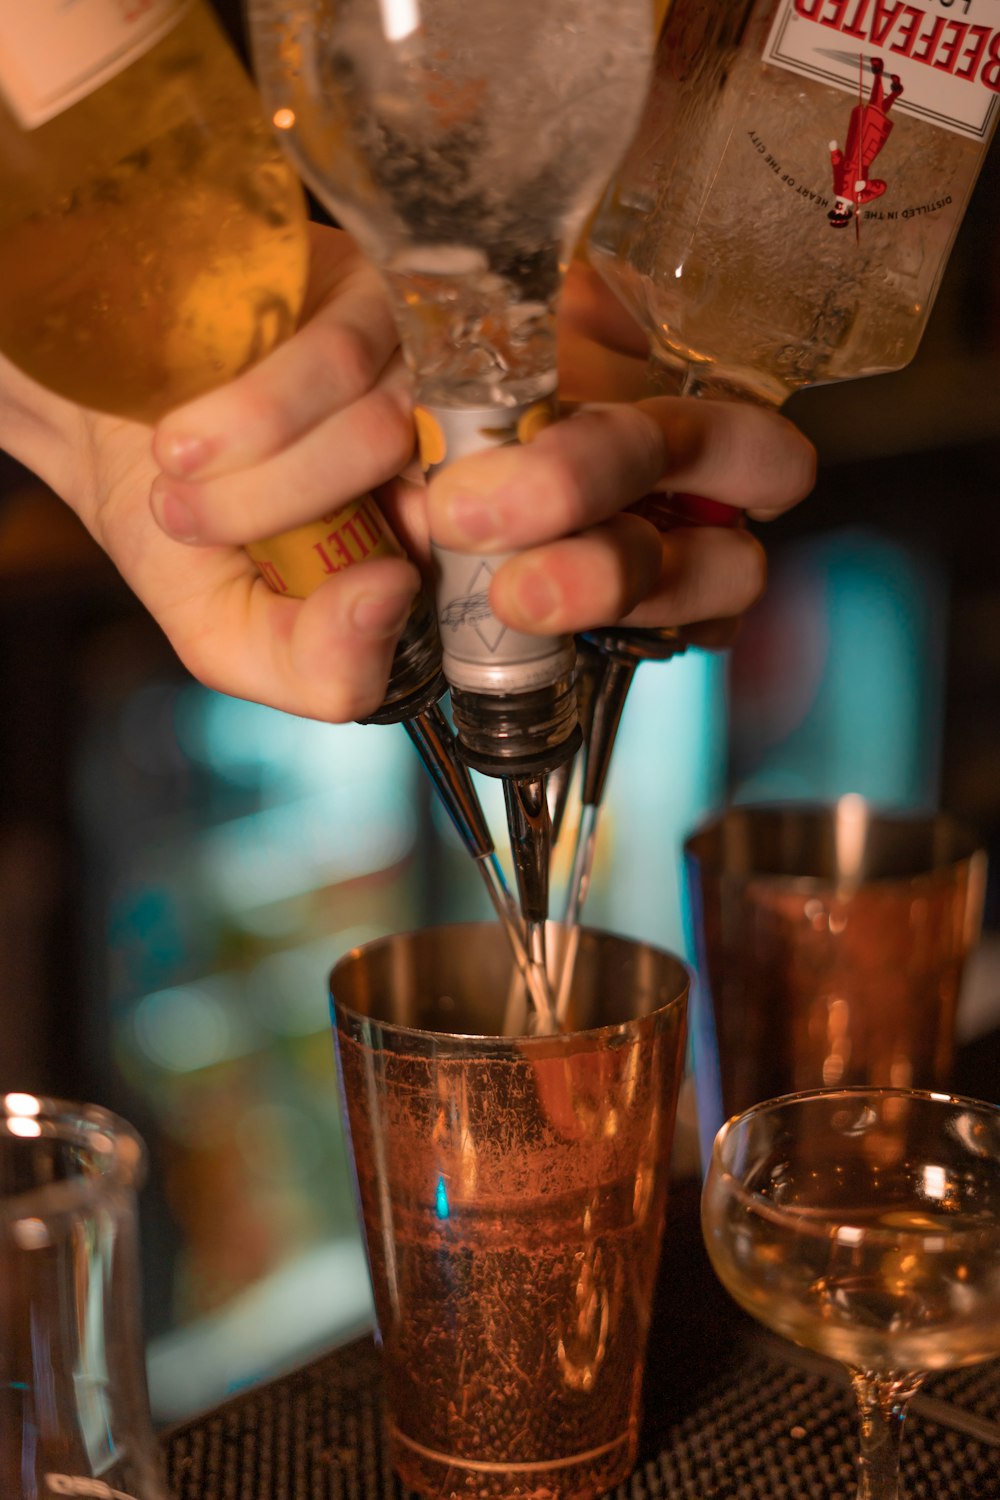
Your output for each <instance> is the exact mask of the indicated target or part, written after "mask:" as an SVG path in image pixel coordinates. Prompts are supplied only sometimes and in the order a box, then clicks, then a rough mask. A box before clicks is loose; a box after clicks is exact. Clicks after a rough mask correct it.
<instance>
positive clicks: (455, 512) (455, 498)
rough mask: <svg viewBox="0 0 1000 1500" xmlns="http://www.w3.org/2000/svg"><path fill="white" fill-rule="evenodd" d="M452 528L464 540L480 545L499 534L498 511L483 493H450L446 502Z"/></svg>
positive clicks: (490, 540)
mask: <svg viewBox="0 0 1000 1500" xmlns="http://www.w3.org/2000/svg"><path fill="white" fill-rule="evenodd" d="M448 518H449V520H450V521H451V525H452V529H453V530H454V531H455V532H457V533H458V535H459V536H460V537H462V538H463V539H464V540H465V541H466V542H470V543H472V544H474V545H475V546H482V545H483V544H484V543H485V542H492V541H494V540H495V539H496V538H497V537H498V536H499V535H500V513H499V511H498V510H497V509H496V507H495V506H494V505H492V504H491V503H490V501H489V500H488V499H487V497H486V496H485V495H471V494H469V493H468V491H466V492H465V493H464V494H458V495H452V497H451V499H450V501H449V502H448Z"/></svg>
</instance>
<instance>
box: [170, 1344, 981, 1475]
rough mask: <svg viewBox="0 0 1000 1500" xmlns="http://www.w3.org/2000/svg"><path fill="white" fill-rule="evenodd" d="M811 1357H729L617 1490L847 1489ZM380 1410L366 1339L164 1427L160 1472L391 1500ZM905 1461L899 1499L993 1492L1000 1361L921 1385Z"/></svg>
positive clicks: (850, 1428)
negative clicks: (728, 1365)
mask: <svg viewBox="0 0 1000 1500" xmlns="http://www.w3.org/2000/svg"><path fill="white" fill-rule="evenodd" d="M678 1354H680V1351H678ZM812 1363H813V1362H812V1361H810V1360H809V1359H808V1357H807V1358H806V1361H805V1364H804V1365H799V1364H795V1365H790V1364H788V1363H787V1361H786V1360H784V1359H783V1358H781V1357H780V1355H779V1354H776V1353H774V1352H772V1350H771V1348H770V1347H769V1348H768V1350H767V1352H765V1353H763V1354H761V1353H758V1352H751V1353H749V1354H748V1355H747V1356H746V1357H745V1358H743V1359H741V1360H739V1362H738V1365H734V1366H733V1368H732V1369H731V1370H730V1371H729V1372H728V1373H727V1374H725V1375H723V1377H722V1378H720V1379H719V1380H717V1381H716V1382H715V1383H714V1384H712V1385H710V1386H708V1387H707V1388H705V1389H703V1390H702V1391H701V1392H700V1393H698V1394H697V1395H696V1397H695V1399H694V1400H693V1401H692V1403H691V1407H690V1409H689V1410H688V1411H687V1412H686V1413H685V1414H684V1415H683V1416H681V1417H679V1418H678V1420H677V1421H676V1422H675V1423H673V1424H671V1423H669V1421H668V1422H665V1423H663V1424H662V1425H661V1428H660V1431H661V1433H662V1435H663V1437H662V1447H661V1451H660V1452H659V1453H658V1455H657V1456H655V1457H650V1458H649V1459H647V1460H646V1461H644V1462H641V1463H640V1465H639V1467H638V1469H637V1470H636V1472H635V1474H634V1475H633V1477H632V1480H631V1482H630V1484H629V1485H627V1486H625V1487H623V1489H622V1490H621V1491H620V1492H619V1496H620V1500H758V1497H759V1500H807V1497H808V1500H853V1497H854V1496H855V1494H856V1491H857V1485H856V1481H855V1478H854V1469H853V1454H854V1434H855V1416H854V1409H853V1398H852V1396H851V1394H850V1391H849V1390H847V1389H845V1388H844V1387H843V1386H842V1385H841V1384H840V1383H839V1381H837V1380H836V1379H831V1378H830V1377H829V1375H828V1374H827V1372H826V1370H825V1369H822V1368H810V1365H811V1364H812ZM380 1417H381V1394H380V1387H379V1374H378V1359H377V1355H376V1353H375V1350H374V1347H373V1346H372V1344H371V1343H370V1341H367V1340H365V1341H363V1342H360V1343H356V1344H351V1345H348V1346H347V1347H346V1348H344V1349H341V1350H338V1351H337V1352H336V1353H334V1354H332V1355H329V1356H327V1357H325V1358H324V1359H321V1360H319V1361H317V1362H316V1363H315V1364H312V1365H309V1366H308V1367H307V1368H305V1369H303V1370H300V1371H297V1372H296V1373H294V1374H292V1375H289V1376H287V1377H285V1378H283V1379H280V1380H277V1381H274V1382H272V1383H271V1384H269V1385H266V1386H263V1387H260V1388H259V1389H257V1390H253V1391H250V1392H247V1393H246V1394H244V1395H241V1396H238V1397H236V1398H234V1399H233V1400H232V1401H230V1402H228V1403H227V1404H226V1405H225V1406H222V1407H220V1408H218V1409H217V1410H216V1411H214V1412H211V1413H209V1414H208V1415H207V1416H204V1417H202V1418H200V1419H198V1420H196V1421H194V1422H190V1423H188V1424H186V1425H185V1426H184V1427H181V1428H178V1429H176V1430H175V1431H173V1432H172V1433H170V1434H169V1435H168V1436H167V1437H165V1439H164V1449H165V1454H166V1460H167V1473H168V1479H169V1482H170V1485H171V1488H172V1490H173V1493H174V1495H175V1496H176V1500H376V1497H381V1500H398V1486H397V1484H396V1481H395V1480H394V1478H393V1476H392V1474H391V1472H390V1470H389V1466H388V1463H387V1459H386V1453H385V1448H384V1446H383V1442H382V1434H381V1424H380ZM956 1424H958V1425H956ZM904 1465H905V1473H906V1495H907V1500H1000V1363H996V1364H992V1365H989V1366H981V1367H979V1368H978V1369H973V1370H966V1371H961V1372H957V1373H956V1374H953V1375H949V1376H946V1377H939V1378H938V1379H936V1380H935V1381H933V1382H931V1383H930V1385H929V1387H928V1391H927V1394H926V1396H924V1395H923V1394H921V1395H920V1396H918V1397H917V1404H916V1407H915V1409H914V1410H913V1411H912V1413H911V1416H910V1418H909V1419H908V1422H907V1435H906V1443H905V1454H904Z"/></svg>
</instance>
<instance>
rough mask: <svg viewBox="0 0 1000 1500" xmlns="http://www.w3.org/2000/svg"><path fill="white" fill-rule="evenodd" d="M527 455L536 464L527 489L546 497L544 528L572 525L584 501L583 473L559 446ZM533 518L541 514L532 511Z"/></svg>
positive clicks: (556, 528) (557, 528)
mask: <svg viewBox="0 0 1000 1500" xmlns="http://www.w3.org/2000/svg"><path fill="white" fill-rule="evenodd" d="M531 457H532V461H533V462H534V463H536V465H537V467H536V475H535V483H534V484H533V485H532V487H531V492H532V494H535V493H538V492H541V493H542V494H544V495H545V497H546V506H545V512H544V520H545V523H546V530H548V531H558V530H567V529H569V528H570V527H572V526H575V525H576V524H577V523H578V521H579V519H580V516H581V513H582V510H583V504H584V482H583V476H582V474H581V473H580V471H579V468H578V466H577V464H576V463H575V462H574V461H573V459H572V457H571V456H570V455H569V454H568V453H564V452H561V451H560V450H559V449H549V450H548V451H547V452H542V453H538V454H532V455H531ZM534 518H535V519H536V520H538V519H541V516H540V514H539V513H538V512H535V515H534Z"/></svg>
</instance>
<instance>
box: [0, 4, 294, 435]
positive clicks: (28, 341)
mask: <svg viewBox="0 0 1000 1500" xmlns="http://www.w3.org/2000/svg"><path fill="white" fill-rule="evenodd" d="M307 259H308V251H307V238H306V216H305V207H304V202H303V196H302V192H301V189H300V187H299V184H298V180H297V178H296V176H295V174H294V173H293V172H292V171H291V169H290V168H289V167H288V165H287V164H286V162H285V160H284V158H283V156H282V154H281V152H280V150H279V148H278V146H277V144H276V142H275V141H274V139H273V137H272V134H271V131H270V128H269V126H268V123H267V121H266V119H265V118H264V116H263V114H262V111H261V107H260V102H259V100H258V98H257V95H256V93H255V91H254V89H253V86H252V85H251V83H250V81H249V79H248V78H247V76H246V74H245V72H244V70H243V68H242V67H241V65H240V63H239V62H238V60H237V58H236V57H235V56H234V55H233V53H232V52H231V50H230V48H229V46H228V44H227V42H226V41H225V39H224V37H223V35H222V33H221V31H220V30H219V27H218V25H217V23H216V22H215V20H214V18H213V17H212V16H211V14H210V13H209V12H208V10H207V9H206V8H205V7H204V6H203V5H202V4H200V3H199V4H195V5H193V6H192V7H190V8H189V9H187V10H186V11H185V12H184V14H183V16H182V18H181V19H180V21H179V22H178V23H177V25H176V26H175V27H174V28H173V29H172V30H171V31H170V32H169V33H168V34H167V35H166V36H165V37H164V38H162V39H161V40H160V41H159V42H158V43H157V44H156V45H155V46H154V47H152V48H151V49H150V51H148V52H147V53H146V54H145V55H144V56H142V57H141V58H139V59H138V60H137V61H135V62H133V63H132V64H131V66H130V67H128V68H126V69H125V71H124V72H122V73H120V74H118V76H117V77H115V78H113V79H111V81H110V82H108V83H105V84H104V85H102V87H100V88H98V89H97V90H95V92H94V93H92V94H90V95H88V96H87V97H86V98H85V99H83V100H81V101H80V102H79V103H77V104H74V105H73V106H71V107H70V108H69V109H68V110H66V111H64V112H63V113H62V114H60V115H57V116H56V117H55V118H54V119H52V120H50V121H48V122H47V123H45V124H43V125H41V126H39V127H38V128H36V129H34V130H30V131H26V130H22V129H21V128H20V126H19V125H18V124H17V123H16V121H15V120H14V118H13V116H12V115H11V114H10V113H9V111H8V110H7V109H6V107H5V105H4V103H3V101H2V99H0V351H2V352H3V353H4V354H5V355H6V356H7V357H8V358H9V359H10V360H12V361H13V363H14V364H16V365H18V366H20V368H21V369H22V370H24V371H25V372H26V373H27V374H28V375H30V376H32V377H33V378H34V379H35V380H38V381H39V382H41V383H42V384H43V385H45V386H48V387H49V388H50V389H52V390H54V391H58V392H59V393H60V394H61V395H63V396H68V397H69V398H70V399H71V400H73V401H76V402H79V403H81V404H82V405H85V406H90V407H94V408H96V409H98V410H100V411H106V412H113V413H117V414H119V415H122V416H127V417H134V418H139V419H142V420H146V421H153V420H156V419H157V418H158V417H160V416H161V415H162V414H163V413H164V412H166V411H168V410H169V409H170V408H171V407H174V406H178V405H180V404H181V403H183V402H185V401H188V400H190V399H191V398H192V397H194V396H197V395H200V394H201V393H202V392H203V391H206V390H209V389H211V388H212V387H213V386H216V385H220V384H222V383H223V382H224V381H227V380H229V379H231V378H232V377H233V376H235V375H237V374H239V373H240V371H241V370H243V369H245V368H246V367H247V366H248V365H250V364H252V363H253V362H254V361H255V360H257V359H259V358H260V357H261V356H262V355H264V354H266V353H267V352H268V351H269V350H270V349H271V348H273V347H274V345H275V344H277V343H278V342H279V341H280V340H281V339H283V338H285V337H287V336H288V335H289V334H290V333H291V332H292V330H293V328H294V327H295V323H296V320H297V318H298V315H299V311H300V308H301V304H302V298H303V294H304V290H305V281H306V270H307Z"/></svg>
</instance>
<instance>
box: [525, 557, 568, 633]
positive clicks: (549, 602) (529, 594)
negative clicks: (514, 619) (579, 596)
mask: <svg viewBox="0 0 1000 1500" xmlns="http://www.w3.org/2000/svg"><path fill="white" fill-rule="evenodd" d="M513 596H514V603H515V605H516V606H517V610H518V613H519V614H520V615H521V618H522V619H523V620H525V621H526V622H528V623H530V624H532V625H544V624H545V623H546V622H547V621H548V620H550V619H551V617H552V616H553V615H554V614H555V612H556V610H557V609H558V607H559V605H560V603H561V602H562V596H561V594H560V592H559V590H558V588H557V587H556V585H555V584H554V583H553V581H552V579H551V578H550V577H549V575H548V573H546V572H545V570H544V569H543V568H541V567H538V566H536V565H534V564H530V563H526V564H524V565H523V566H522V567H520V568H518V569H517V574H516V577H515V580H514V585H513Z"/></svg>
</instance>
